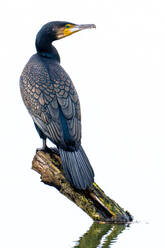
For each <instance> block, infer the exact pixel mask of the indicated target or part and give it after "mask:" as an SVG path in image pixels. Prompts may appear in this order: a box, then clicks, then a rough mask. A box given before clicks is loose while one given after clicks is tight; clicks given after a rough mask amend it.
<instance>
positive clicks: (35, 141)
mask: <svg viewBox="0 0 165 248" xmlns="http://www.w3.org/2000/svg"><path fill="white" fill-rule="evenodd" d="M0 12H1V13H0V34H1V36H0V37H1V38H0V58H1V59H0V63H1V64H0V69H1V78H0V81H1V85H0V120H1V121H0V130H1V133H0V138H1V140H0V141H1V142H0V228H1V231H0V234H1V236H2V237H1V238H0V246H1V247H3V248H9V247H17V248H19V247H25V248H26V247H40V248H43V247H60V248H67V247H72V245H73V243H72V242H73V241H75V240H78V239H79V237H80V236H81V235H83V233H84V232H85V231H86V230H87V229H88V228H89V227H90V225H91V224H92V221H91V220H90V219H89V217H88V216H87V215H86V214H84V213H83V212H82V211H81V210H80V209H78V208H77V207H76V206H75V205H74V204H72V203H71V202H69V201H68V200H67V199H65V198H64V197H63V196H62V195H60V194H59V193H58V192H57V191H56V190H55V189H53V188H51V187H48V186H46V185H44V184H42V183H41V182H40V178H39V175H38V174H37V173H35V172H34V171H32V170H31V169H30V168H31V161H32V158H33V156H34V154H35V149H36V148H37V147H40V146H41V140H40V139H39V137H38V134H37V132H36V130H35V128H34V127H33V123H32V120H31V118H30V116H29V115H28V113H27V111H26V109H25V107H24V105H23V102H22V100H21V97H20V92H19V76H20V74H21V72H22V70H23V67H24V65H25V64H26V63H27V61H28V59H29V57H30V56H31V55H32V54H34V53H35V46H34V42H35V36H36V33H37V32H38V30H39V29H40V27H41V26H42V25H43V24H45V23H46V22H48V21H53V20H61V21H62V20H66V21H70V22H74V23H77V24H85V23H94V24H96V26H97V29H96V30H86V31H83V32H80V33H77V34H75V35H73V36H70V37H68V38H66V39H63V40H60V41H57V42H55V43H54V45H55V46H56V48H57V49H58V51H59V53H60V56H61V65H62V66H63V67H64V68H65V70H66V71H67V72H68V74H69V75H70V77H71V78H72V80H73V83H74V84H75V87H76V89H77V91H78V94H79V97H80V102H81V109H82V126H83V130H82V131H83V138H82V144H83V146H84V149H85V151H86V153H87V155H88V157H89V159H90V161H91V163H92V166H93V168H94V170H95V174H96V177H95V179H96V182H97V183H98V184H99V185H100V186H101V187H102V188H103V189H104V191H105V192H106V193H107V195H109V196H111V197H112V198H113V199H115V200H116V201H117V202H118V203H119V204H120V205H121V206H122V207H124V208H126V209H128V210H129V211H130V212H131V214H133V215H134V216H135V220H138V221H140V223H141V222H142V223H146V222H147V223H149V225H144V226H143V227H141V225H140V224H139V226H138V225H137V228H135V226H133V227H132V229H130V231H128V232H126V233H127V235H126V234H125V233H123V234H122V236H121V238H120V239H119V240H118V241H119V242H117V243H116V244H114V247H134V248H135V247H139V246H140V245H141V246H142V247H145V246H150V247H155V246H156V245H157V247H164V245H162V240H163V236H161V234H163V231H162V230H161V228H163V225H164V217H165V214H164V207H165V204H164V187H165V183H164V175H165V169H164V166H165V156H164V151H165V73H164V68H165V3H164V1H163V0H162V1H161V0H134V1H132V0H125V1H123V0H115V1H109V0H102V1H96V0H90V1H87V0H83V1H82V0H78V1H73V0H70V1H68V0H67V1H66V0H61V1H60V0H58V1H57V0H54V1H50V0H47V1H30V0H29V1H19V0H15V1H7V0H6V1H4V2H3V3H1V6H0ZM134 225H135V224H134ZM152 225H153V226H152ZM154 225H155V226H154ZM153 227H155V228H154V229H153ZM158 227H159V229H158ZM134 229H135V230H134ZM143 229H144V230H143ZM133 230H134V231H133ZM150 237H152V242H151V240H150Z"/></svg>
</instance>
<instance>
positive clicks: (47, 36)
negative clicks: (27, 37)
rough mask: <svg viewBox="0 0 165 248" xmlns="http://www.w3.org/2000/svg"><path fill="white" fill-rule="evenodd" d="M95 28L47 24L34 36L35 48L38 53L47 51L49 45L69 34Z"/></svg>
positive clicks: (72, 24) (49, 47)
mask: <svg viewBox="0 0 165 248" xmlns="http://www.w3.org/2000/svg"><path fill="white" fill-rule="evenodd" d="M91 28H96V26H95V25H94V24H81V25H77V24H74V23H71V22H62V21H55V22H48V23H47V24H45V25H44V26H43V27H42V28H41V29H40V31H39V32H38V34H37V36H36V48H37V51H38V52H40V53H41V52H44V51H47V52H48V51H49V50H50V49H52V48H51V43H52V42H53V41H55V40H59V39H62V38H64V37H67V36H69V35H71V34H74V33H77V32H79V31H81V30H84V29H91Z"/></svg>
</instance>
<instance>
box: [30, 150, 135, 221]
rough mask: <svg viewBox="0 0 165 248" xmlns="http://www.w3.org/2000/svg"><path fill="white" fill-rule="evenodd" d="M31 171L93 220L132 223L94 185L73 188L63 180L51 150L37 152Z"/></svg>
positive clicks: (54, 153)
mask: <svg viewBox="0 0 165 248" xmlns="http://www.w3.org/2000/svg"><path fill="white" fill-rule="evenodd" d="M32 169H33V170H35V171H37V172H38V173H39V174H40V175H41V179H42V182H44V183H45V184H48V185H50V186H53V187H55V188H56V189H57V190H58V191H59V192H60V193H61V194H63V195H65V196H66V197H67V198H68V199H70V200H71V201H73V202H74V203H75V204H76V205H77V206H78V207H80V208H81V209H82V210H83V211H85V212H86V213H87V214H88V215H89V216H90V217H91V218H92V219H93V220H95V221H99V222H109V223H127V222H130V221H132V216H131V215H130V214H129V213H128V212H127V211H126V212H125V211H124V210H123V209H122V208H121V207H120V206H119V205H118V204H117V203H116V202H115V201H113V200H112V199H110V198H109V197H108V196H106V195H105V193H104V192H103V190H101V189H100V187H99V186H98V185H97V184H96V183H93V186H92V188H90V189H88V190H77V189H75V188H73V187H72V186H71V185H70V183H69V182H68V181H67V180H66V178H65V175H64V171H63V168H62V162H61V158H60V156H59V155H58V154H57V153H56V152H54V151H53V149H52V151H51V152H45V151H37V152H36V155H35V156H34V159H33V162H32Z"/></svg>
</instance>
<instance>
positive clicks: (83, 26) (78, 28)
mask: <svg viewBox="0 0 165 248" xmlns="http://www.w3.org/2000/svg"><path fill="white" fill-rule="evenodd" d="M91 28H96V25H95V24H81V25H75V26H74V27H71V28H70V31H71V33H75V32H78V31H81V30H84V29H91Z"/></svg>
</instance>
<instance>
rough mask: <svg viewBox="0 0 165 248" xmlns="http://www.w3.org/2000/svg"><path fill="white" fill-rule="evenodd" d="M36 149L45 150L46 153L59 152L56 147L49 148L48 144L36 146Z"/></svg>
mask: <svg viewBox="0 0 165 248" xmlns="http://www.w3.org/2000/svg"><path fill="white" fill-rule="evenodd" d="M38 151H42V152H47V153H55V154H57V155H59V154H60V153H59V151H58V149H57V148H53V147H51V148H49V147H48V146H45V147H42V148H37V149H36V152H38Z"/></svg>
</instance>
